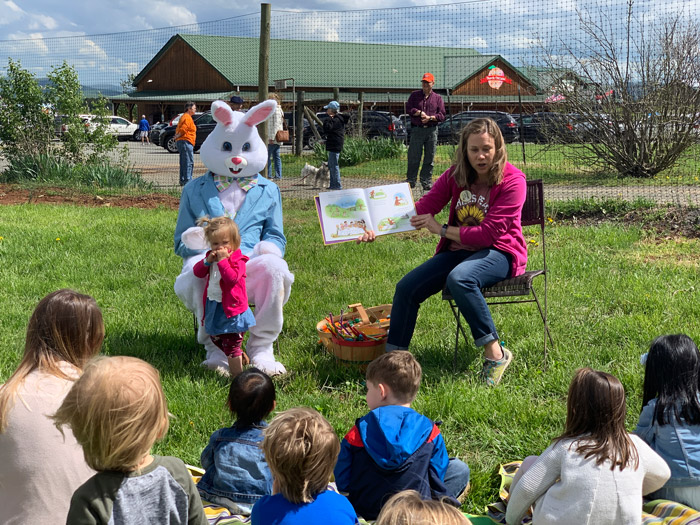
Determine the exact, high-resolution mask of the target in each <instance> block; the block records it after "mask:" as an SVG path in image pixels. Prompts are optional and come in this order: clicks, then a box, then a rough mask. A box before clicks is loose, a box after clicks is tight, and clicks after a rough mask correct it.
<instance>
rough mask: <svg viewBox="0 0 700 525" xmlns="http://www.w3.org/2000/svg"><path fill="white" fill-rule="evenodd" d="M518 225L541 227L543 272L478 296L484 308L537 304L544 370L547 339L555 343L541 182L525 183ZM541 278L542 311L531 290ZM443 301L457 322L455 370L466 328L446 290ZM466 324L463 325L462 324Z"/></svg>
mask: <svg viewBox="0 0 700 525" xmlns="http://www.w3.org/2000/svg"><path fill="white" fill-rule="evenodd" d="M520 222H521V223H522V225H523V226H533V225H535V224H539V225H540V237H541V239H540V243H539V244H540V246H541V247H542V269H541V270H530V271H527V272H525V273H524V274H522V275H518V276H517V277H512V278H510V279H504V280H503V281H499V282H497V283H496V284H494V285H492V286H489V287H488V288H482V289H481V293H482V294H483V296H484V298H486V304H489V305H495V304H516V303H536V304H537V309H538V310H539V312H540V317H542V324H543V325H544V363H545V364H544V366H545V367H546V366H547V338H549V342H550V343H551V345H552V346H554V341H553V340H552V335H551V334H550V332H549V325H548V324H547V258H546V250H545V236H544V224H545V215H544V190H543V186H542V180H541V179H537V180H529V181H527V194H526V197H525V204H524V205H523V211H522V214H521V216H520ZM539 275H543V276H544V301H543V303H544V308H543V307H542V306H543V305H541V304H540V301H539V299H538V298H537V293H536V292H535V289H534V288H533V287H532V281H533V279H534V278H535V277H537V276H539ZM524 296H527V298H523V299H513V300H509V301H489V299H491V298H496V297H524ZM442 299H443V300H445V301H448V303H449V305H450V308H451V309H452V315H453V316H454V318H455V320H456V321H457V329H456V331H455V355H454V361H453V368H454V369H455V370H456V369H457V352H458V350H459V334H460V332H461V333H462V337H463V338H464V340H465V342H466V341H467V340H468V339H467V333H466V331H465V326H464V324H462V316H461V314H460V311H459V308H458V307H457V304H456V303H455V302H454V299H453V298H452V295H451V294H450V291H449V290H448V289H447V287H445V288H444V289H443V290H442ZM465 324H466V321H465Z"/></svg>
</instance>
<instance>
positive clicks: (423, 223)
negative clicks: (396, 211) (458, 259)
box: [411, 213, 442, 234]
mask: <svg viewBox="0 0 700 525" xmlns="http://www.w3.org/2000/svg"><path fill="white" fill-rule="evenodd" d="M411 226H413V227H414V228H415V229H416V230H420V229H421V228H425V229H426V230H428V231H429V232H430V233H434V234H439V233H440V229H441V228H442V225H440V224H439V223H438V221H436V220H435V217H433V216H432V215H430V214H429V213H426V214H423V215H414V216H413V217H411Z"/></svg>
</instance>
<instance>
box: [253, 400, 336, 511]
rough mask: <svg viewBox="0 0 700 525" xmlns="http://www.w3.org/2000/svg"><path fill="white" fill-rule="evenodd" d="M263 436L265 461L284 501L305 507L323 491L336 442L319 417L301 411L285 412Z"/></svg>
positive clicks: (309, 412) (329, 476)
mask: <svg viewBox="0 0 700 525" xmlns="http://www.w3.org/2000/svg"><path fill="white" fill-rule="evenodd" d="M264 435H265V439H264V440H263V452H264V453H265V460H266V461H267V464H268V465H269V466H270V471H271V472H272V475H273V477H274V478H275V480H276V481H277V484H278V486H279V490H280V492H281V493H282V495H283V496H284V497H285V498H286V499H287V500H288V501H290V502H292V503H309V502H311V501H313V500H314V499H315V498H316V496H318V494H320V493H321V492H323V491H324V490H326V487H327V486H328V482H329V481H330V479H331V473H332V472H333V467H334V466H335V463H336V461H337V460H338V453H339V452H340V441H339V440H338V436H337V435H336V434H335V432H334V431H333V427H331V425H330V423H329V422H328V421H326V419H325V418H324V417H323V416H322V415H321V414H319V413H318V412H316V411H315V410H313V409H311V408H305V407H298V408H291V409H289V410H285V411H284V412H281V413H280V414H278V415H277V416H275V418H274V419H273V420H272V421H270V424H269V426H268V427H267V428H266V429H265V431H264Z"/></svg>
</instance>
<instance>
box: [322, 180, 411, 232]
mask: <svg viewBox="0 0 700 525" xmlns="http://www.w3.org/2000/svg"><path fill="white" fill-rule="evenodd" d="M315 200H316V211H317V212H318V220H319V222H320V223H321V234H322V235H323V243H324V244H335V243H339V242H347V241H354V240H355V239H357V238H358V237H359V236H360V235H362V234H363V233H365V232H366V231H369V230H374V232H375V233H376V234H377V235H386V234H388V233H399V232H405V231H409V230H415V228H414V227H413V226H411V222H410V217H411V216H412V215H415V214H416V206H415V204H414V202H413V195H412V194H411V188H410V187H409V186H408V183H407V182H402V183H401V184H384V185H381V186H373V187H371V188H352V189H349V190H336V191H328V192H324V193H319V194H318V195H317V196H316V197H315Z"/></svg>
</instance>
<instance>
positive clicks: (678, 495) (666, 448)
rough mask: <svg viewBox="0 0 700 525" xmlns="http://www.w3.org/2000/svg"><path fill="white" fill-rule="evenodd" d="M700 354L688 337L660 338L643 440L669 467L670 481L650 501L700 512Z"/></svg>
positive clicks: (651, 360) (653, 355)
mask: <svg viewBox="0 0 700 525" xmlns="http://www.w3.org/2000/svg"><path fill="white" fill-rule="evenodd" d="M699 380H700V353H698V347H697V346H696V345H695V343H694V342H693V340H692V339H691V338H690V337H688V336H687V335H682V334H679V335H663V336H661V337H657V338H656V339H655V340H654V341H653V342H652V343H651V347H650V348H649V353H648V354H647V357H646V362H645V372H644V392H643V397H642V413H641V414H640V416H639V423H638V424H637V429H636V430H635V431H634V432H635V434H637V435H638V436H639V437H640V438H642V439H643V440H644V441H646V442H647V444H648V445H649V446H650V447H651V448H652V449H653V450H654V451H655V452H656V453H658V454H659V455H660V456H661V457H662V458H663V459H664V460H665V461H666V463H668V466H669V467H670V468H671V479H669V480H668V481H667V482H666V484H665V485H664V486H663V487H662V488H661V489H659V490H657V491H656V492H654V493H653V494H651V495H650V497H651V498H652V499H656V498H661V499H669V500H672V501H678V502H680V503H683V504H684V505H688V506H689V507H692V508H693V509H696V510H700V388H698V381H699Z"/></svg>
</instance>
